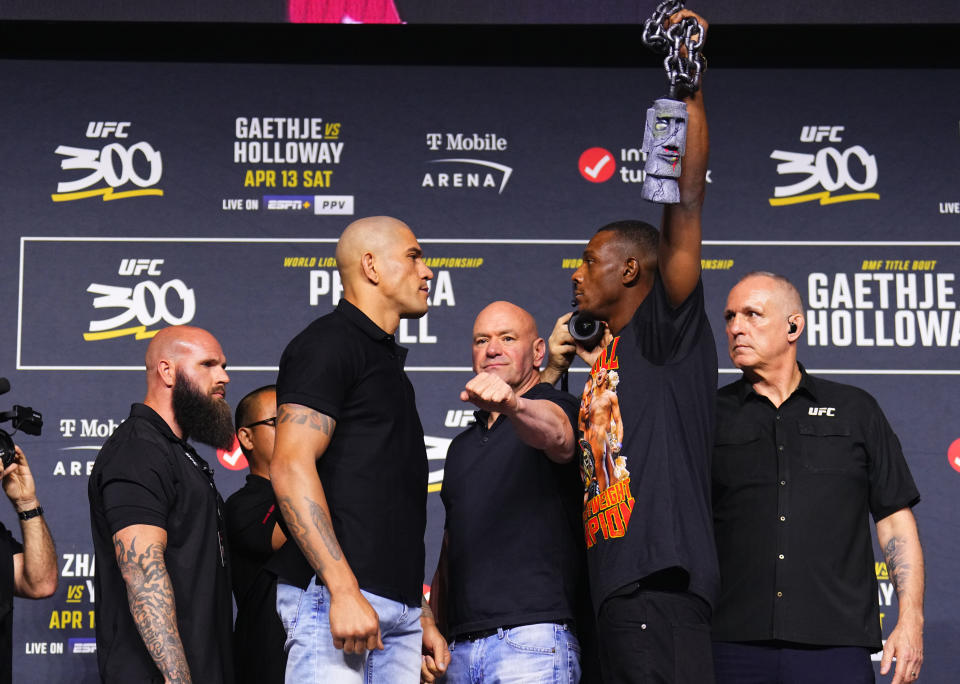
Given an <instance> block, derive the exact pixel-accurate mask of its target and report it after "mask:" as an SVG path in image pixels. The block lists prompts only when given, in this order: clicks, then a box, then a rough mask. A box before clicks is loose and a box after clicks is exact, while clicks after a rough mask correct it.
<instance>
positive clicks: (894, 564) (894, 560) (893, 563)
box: [883, 537, 911, 597]
mask: <svg viewBox="0 0 960 684" xmlns="http://www.w3.org/2000/svg"><path fill="white" fill-rule="evenodd" d="M905 544H906V540H905V539H904V538H903V537H890V540H889V541H888V542H887V545H886V546H885V547H883V557H884V559H885V560H886V562H887V574H888V575H889V577H890V581H891V582H893V587H894V589H896V591H897V596H898V597H899V596H900V595H901V594H902V593H903V590H904V585H905V584H906V583H907V580H908V578H909V577H910V570H911V567H910V563H908V562H907V559H906V554H905V553H904V546H905Z"/></svg>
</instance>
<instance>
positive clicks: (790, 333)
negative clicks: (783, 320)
mask: <svg viewBox="0 0 960 684" xmlns="http://www.w3.org/2000/svg"><path fill="white" fill-rule="evenodd" d="M805 324H806V321H805V320H804V318H803V314H798V313H797V314H793V315H792V316H790V317H788V318H787V325H788V326H789V327H788V328H787V340H789V341H790V342H796V341H797V340H798V339H799V338H800V335H802V334H803V328H804V325H805Z"/></svg>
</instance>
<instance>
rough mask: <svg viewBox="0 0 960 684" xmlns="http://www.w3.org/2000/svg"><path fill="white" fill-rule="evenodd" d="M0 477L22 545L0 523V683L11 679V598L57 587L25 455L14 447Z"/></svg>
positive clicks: (42, 593) (50, 545) (48, 593)
mask: <svg viewBox="0 0 960 684" xmlns="http://www.w3.org/2000/svg"><path fill="white" fill-rule="evenodd" d="M14 449H15V456H14V461H13V463H11V464H10V465H9V466H7V467H6V468H5V469H4V471H3V474H2V476H0V479H2V480H3V491H4V493H5V494H6V495H7V498H8V499H10V503H11V504H13V507H14V508H15V509H16V511H17V516H18V517H19V518H20V533H21V534H22V535H23V544H21V543H20V542H18V541H17V540H16V539H14V538H13V535H12V534H10V531H9V530H8V529H7V528H6V527H5V526H4V525H3V523H0V684H9V683H10V682H11V681H13V669H12V668H13V597H14V596H19V597H20V598H32V599H39V598H46V597H48V596H52V595H53V592H55V591H56V590H57V553H56V551H55V550H54V548H53V538H52V537H51V536H50V529H49V528H48V527H47V522H46V520H44V518H43V509H42V508H41V507H40V503H39V502H38V501H37V488H36V484H35V483H34V480H33V475H32V474H31V472H30V466H29V465H27V457H26V456H25V455H24V453H23V451H21V450H20V447H15V448H14Z"/></svg>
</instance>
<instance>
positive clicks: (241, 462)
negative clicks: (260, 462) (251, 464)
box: [217, 436, 247, 470]
mask: <svg viewBox="0 0 960 684" xmlns="http://www.w3.org/2000/svg"><path fill="white" fill-rule="evenodd" d="M217 460H218V461H220V465H222V466H223V467H224V468H226V469H227V470H243V469H244V468H246V467H247V457H246V456H244V455H243V450H242V449H241V448H240V442H238V441H237V438H236V436H234V438H233V446H232V447H231V448H230V449H229V450H227V449H217Z"/></svg>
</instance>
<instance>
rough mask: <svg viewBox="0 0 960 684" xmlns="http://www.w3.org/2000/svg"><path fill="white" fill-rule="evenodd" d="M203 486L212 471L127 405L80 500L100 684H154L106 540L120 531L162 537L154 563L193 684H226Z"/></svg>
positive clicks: (211, 510) (223, 573)
mask: <svg viewBox="0 0 960 684" xmlns="http://www.w3.org/2000/svg"><path fill="white" fill-rule="evenodd" d="M212 482H213V480H212V471H210V470H209V467H208V466H207V464H206V462H205V461H204V460H203V459H202V458H201V457H200V456H199V455H198V454H197V452H196V451H195V450H194V449H193V447H191V446H190V445H189V444H187V443H186V442H185V441H183V440H182V439H180V438H179V437H177V436H176V435H174V434H173V432H172V431H171V430H170V427H169V426H168V425H167V423H166V422H165V421H164V420H163V418H161V417H160V415H159V414H158V413H157V412H156V411H154V410H153V409H152V408H150V407H149V406H146V405H144V404H134V405H133V407H132V408H131V409H130V416H129V417H128V418H127V419H126V420H125V421H124V422H123V423H122V424H121V425H120V427H118V428H117V429H116V431H114V433H113V434H112V435H111V436H110V438H109V439H108V440H107V441H106V443H105V444H104V445H103V448H102V449H100V453H99V454H98V455H97V460H96V462H95V463H94V466H93V471H92V472H91V473H90V481H89V483H88V486H87V495H88V497H89V500H90V525H91V528H92V531H93V547H94V550H95V551H96V558H97V574H96V577H95V579H94V583H95V588H96V597H97V602H96V611H97V612H96V631H97V659H98V661H99V665H100V676H101V678H102V679H103V680H104V681H106V682H147V681H160V680H159V679H158V678H160V677H161V675H160V672H159V670H157V667H156V665H154V662H153V658H151V656H150V654H149V653H148V652H147V649H146V646H145V645H144V642H143V639H142V638H141V637H140V633H139V632H138V631H137V626H136V624H135V623H134V621H133V618H132V617H131V615H130V606H129V604H128V602H127V590H126V583H125V582H124V580H123V577H122V576H121V574H120V569H119V567H118V565H117V560H116V556H115V549H114V544H113V535H114V534H116V533H117V532H119V531H120V530H122V529H124V528H126V527H129V526H131V525H153V526H155V527H160V528H163V529H164V530H165V531H166V533H167V547H166V551H165V552H164V561H165V563H166V568H167V573H168V575H169V576H170V583H171V585H172V586H173V591H174V596H175V601H176V609H177V627H178V628H179V632H180V639H181V641H182V642H183V650H184V653H185V655H186V658H187V663H188V665H189V666H190V672H191V674H192V675H193V679H194V681H202V682H210V683H211V684H220V683H229V682H233V679H234V678H233V655H232V646H231V640H232V631H233V629H232V628H233V606H232V602H231V599H230V570H229V565H228V564H227V563H226V562H223V561H224V559H223V557H222V555H221V554H222V547H221V530H220V527H221V523H220V518H219V516H220V511H221V506H222V501H221V500H220V495H219V494H218V493H217V490H216V488H215V487H214V486H212ZM137 550H138V551H140V552H142V551H143V549H142V548H141V547H140V546H137ZM161 679H162V678H161Z"/></svg>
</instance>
